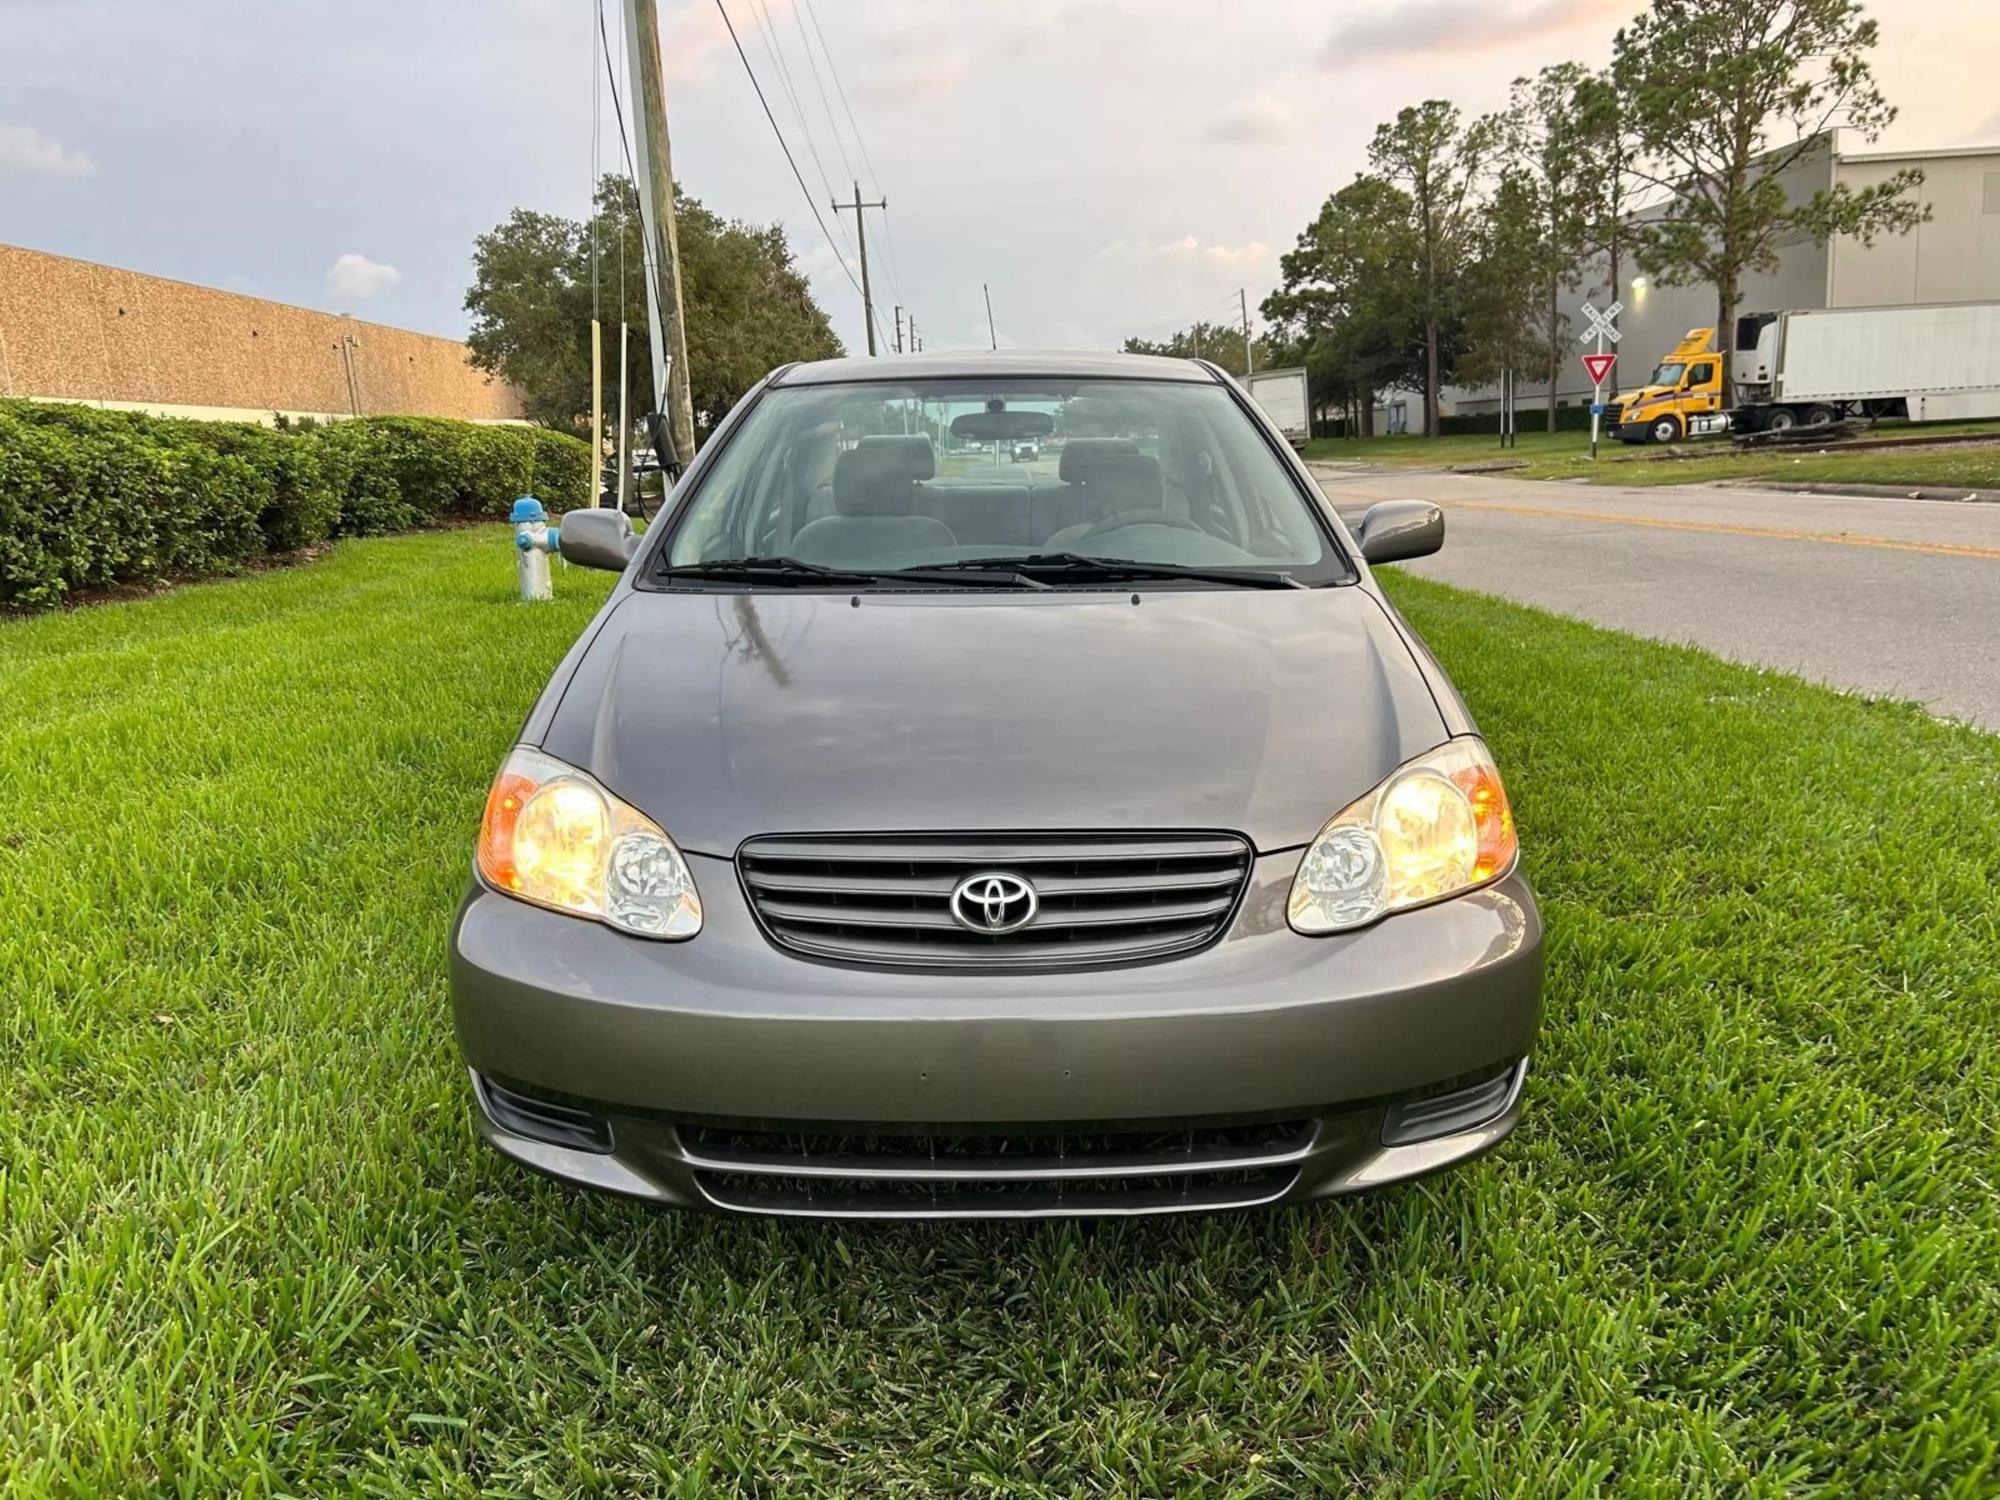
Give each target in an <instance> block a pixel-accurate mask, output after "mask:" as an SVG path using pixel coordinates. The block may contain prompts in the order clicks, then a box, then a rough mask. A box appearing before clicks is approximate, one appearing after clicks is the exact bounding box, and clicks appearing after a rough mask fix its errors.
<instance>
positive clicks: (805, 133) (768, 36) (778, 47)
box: [749, 0, 855, 255]
mask: <svg viewBox="0 0 2000 1500" xmlns="http://www.w3.org/2000/svg"><path fill="white" fill-rule="evenodd" d="M749 5H750V14H751V16H752V17H753V18H754V19H755V20H756V22H757V30H758V34H759V35H760V36H761V37H762V38H763V41H764V55H765V56H766V57H767V58H769V59H770V61H771V70H772V71H773V72H774V73H776V74H777V75H778V87H779V88H781V89H782V90H783V91H784V95H785V99H786V101H787V102H788V103H789V104H790V105H791V106H792V119H793V120H794V121H796V122H797V123H798V127H799V135H800V137H801V138H802V139H803V140H804V141H805V143H806V151H807V153H808V154H809V155H810V156H811V157H812V164H813V170H814V171H815V172H817V173H819V185H820V186H821V187H823V188H825V189H826V196H827V197H828V198H831V197H833V179H832V178H831V177H829V176H828V175H827V171H826V163H825V162H823V161H822V160H820V154H819V147H818V146H817V145H815V144H814V143H813V132H812V127H811V126H809V125H807V124H806V112H805V109H804V108H803V107H802V106H801V105H800V104H799V93H798V90H797V89H796V88H794V87H793V85H792V70H791V69H790V68H789V67H788V66H786V63H785V52H784V46H783V44H782V43H781V42H779V40H778V28H777V27H776V26H775V25H773V24H772V22H771V14H770V10H769V8H768V7H767V6H766V5H765V4H764V0H749ZM834 227H835V228H836V229H838V230H839V231H840V235H841V240H842V243H844V244H845V245H846V246H847V253H848V254H849V255H852V254H854V253H855V247H854V241H853V240H851V239H848V238H847V226H846V225H845V224H843V223H841V222H840V221H839V219H838V218H836V219H835V221H834Z"/></svg>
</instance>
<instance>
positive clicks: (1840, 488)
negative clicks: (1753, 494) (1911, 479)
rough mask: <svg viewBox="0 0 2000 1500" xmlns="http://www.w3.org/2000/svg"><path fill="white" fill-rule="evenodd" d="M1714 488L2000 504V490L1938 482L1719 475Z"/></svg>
mask: <svg viewBox="0 0 2000 1500" xmlns="http://www.w3.org/2000/svg"><path fill="white" fill-rule="evenodd" d="M1712 488H1715V489H1728V490H1776V491H1778V492H1780V493H1782V494H1788V495H1853V496H1857V497H1859V498H1862V499H1869V500H1954V501H1959V502H1962V503H1964V504H1968V505H2000V490H1975V489H1960V488H1956V487H1953V486H1950V485H1935V484H1915V485H1911V484H1847V483H1841V482H1837V481H1823V482H1820V483H1814V482H1813V481H1811V480H1806V479H1718V480H1715V481H1713V484H1712Z"/></svg>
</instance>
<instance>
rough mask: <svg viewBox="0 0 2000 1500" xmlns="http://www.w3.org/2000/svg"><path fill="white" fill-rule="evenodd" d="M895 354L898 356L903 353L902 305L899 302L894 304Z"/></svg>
mask: <svg viewBox="0 0 2000 1500" xmlns="http://www.w3.org/2000/svg"><path fill="white" fill-rule="evenodd" d="M911 326H912V327H914V326H915V324H914V323H912V325H911ZM896 352H897V353H898V354H901V353H902V352H903V304H902V303H900V302H898V303H897V304H896Z"/></svg>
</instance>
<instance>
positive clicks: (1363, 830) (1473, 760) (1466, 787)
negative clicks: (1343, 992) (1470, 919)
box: [1287, 736, 1518, 936]
mask: <svg viewBox="0 0 2000 1500" xmlns="http://www.w3.org/2000/svg"><path fill="white" fill-rule="evenodd" d="M1517 850H1518V845H1517V843H1516V841H1515V838H1514V814H1513V812H1512V811H1511V810H1510V809H1509V808H1508V806H1507V790H1506V788H1505V787H1503V786H1502V785H1501V784H1500V773H1499V771H1498V770H1497V769H1495V767H1494V765H1493V757H1492V756H1491V755H1490V754H1488V753H1487V749H1486V746H1485V745H1484V744H1482V743H1481V742H1480V741H1479V740H1477V739H1474V738H1472V737H1471V736H1467V737H1465V738H1463V739H1456V740H1452V741H1450V742H1448V743H1446V744H1444V745H1441V746H1439V747H1438V748H1437V749H1435V750H1432V751H1428V752H1427V753H1425V754H1423V755H1420V756H1418V757H1417V758H1416V759H1415V760H1413V761H1410V762H1409V763H1408V764H1407V765H1404V766H1401V767H1399V768H1398V769H1397V771H1396V773H1395V774H1394V775H1393V776H1391V777H1390V778H1389V779H1388V780H1387V781H1385V782H1383V783H1382V784H1381V785H1380V786H1378V787H1377V788H1375V790H1374V791H1372V792H1370V793H1369V794H1368V795H1367V796H1365V797H1363V798H1361V799H1360V800H1359V801H1358V802H1355V803H1353V804H1351V805H1350V806H1348V807H1347V808H1346V809H1344V810H1343V811H1342V812H1341V813H1340V814H1339V815H1338V816H1336V817H1335V818H1334V819H1333V820H1332V821H1331V822H1329V823H1328V824H1327V825H1326V827H1324V828H1322V829H1321V830H1320V831H1319V836H1318V837H1317V838H1315V839H1314V840H1313V841H1312V844H1311V845H1310V847H1308V848H1307V850H1306V853H1305V858H1304V859H1302V860H1300V861H1299V869H1298V873H1297V874H1296V875H1294V876H1293V877H1292V894H1291V900H1290V901H1289V903H1288V904H1287V913H1288V915H1289V916H1290V918H1291V923H1292V927H1293V928H1294V929H1295V930H1296V931H1299V932H1303V933H1307V934H1309V935H1313V936H1317V935H1318V934H1320V933H1326V932H1344V931H1346V930H1347V929H1349V928H1352V927H1361V926H1364V925H1366V924H1367V923H1369V922H1372V921H1374V920H1375V919H1376V918H1377V917H1381V916H1385V915H1387V914H1388V913H1389V912H1392V911H1403V910H1406V909H1408V908H1409V907H1412V906H1423V905H1425V904H1427V903H1429V902H1432V901H1441V900H1443V899H1444V898H1445V897H1447V896H1456V895H1458V894H1460V893H1461V892H1464V891H1470V890H1475V889H1477V888H1478V887H1480V886H1482V885H1488V884H1490V883H1492V882H1493V881H1495V880H1498V879H1499V878H1500V877H1501V876H1502V875H1504V874H1506V873H1507V871H1508V870H1510V869H1512V868H1513V865H1514V858H1515V854H1516V852H1517Z"/></svg>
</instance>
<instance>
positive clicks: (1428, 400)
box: [1424, 314, 1438, 438]
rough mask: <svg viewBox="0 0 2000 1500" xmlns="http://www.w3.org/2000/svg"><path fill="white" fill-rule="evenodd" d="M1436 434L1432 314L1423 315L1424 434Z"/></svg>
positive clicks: (1435, 331) (1434, 326)
mask: <svg viewBox="0 0 2000 1500" xmlns="http://www.w3.org/2000/svg"><path fill="white" fill-rule="evenodd" d="M1437 435H1438V325H1437V319H1436V318H1435V317H1434V316H1431V315H1429V314H1426V315H1425V317H1424V436H1425V437H1427V438H1434V437H1436V436H1437Z"/></svg>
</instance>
